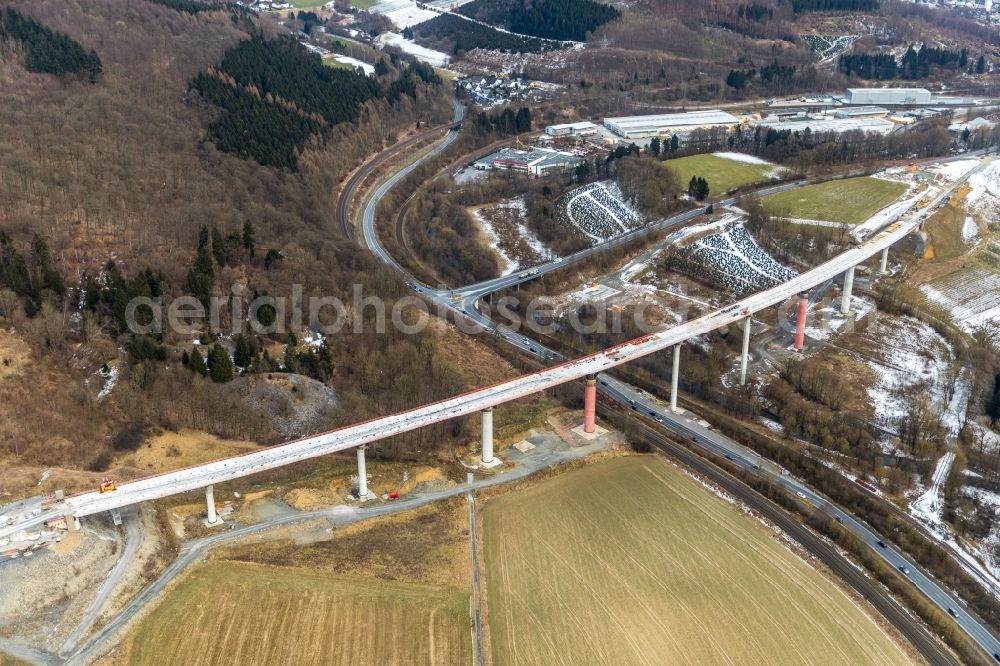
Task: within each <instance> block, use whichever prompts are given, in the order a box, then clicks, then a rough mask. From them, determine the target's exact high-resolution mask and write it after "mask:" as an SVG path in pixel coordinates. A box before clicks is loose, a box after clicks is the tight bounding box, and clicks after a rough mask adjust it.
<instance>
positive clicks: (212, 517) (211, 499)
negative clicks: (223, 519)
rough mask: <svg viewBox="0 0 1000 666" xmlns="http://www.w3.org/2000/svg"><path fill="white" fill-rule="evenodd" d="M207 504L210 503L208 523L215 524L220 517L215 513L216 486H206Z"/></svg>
mask: <svg viewBox="0 0 1000 666" xmlns="http://www.w3.org/2000/svg"><path fill="white" fill-rule="evenodd" d="M205 504H206V505H208V524H209V525H214V524H215V522H216V521H217V520H218V519H219V517H218V516H217V515H216V514H215V488H214V487H212V486H208V487H207V488H205Z"/></svg>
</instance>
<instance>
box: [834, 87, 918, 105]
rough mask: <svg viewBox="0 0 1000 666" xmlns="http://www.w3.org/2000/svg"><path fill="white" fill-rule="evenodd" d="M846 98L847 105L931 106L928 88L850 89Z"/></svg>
mask: <svg viewBox="0 0 1000 666" xmlns="http://www.w3.org/2000/svg"><path fill="white" fill-rule="evenodd" d="M845 92H846V95H845V96H844V102H845V103H846V104H851V105H855V104H865V105H870V104H879V105H888V106H894V105H900V104H930V103H931V91H929V90H927V89H926V88H848V89H847V90H846V91H845Z"/></svg>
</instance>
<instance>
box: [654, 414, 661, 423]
mask: <svg viewBox="0 0 1000 666" xmlns="http://www.w3.org/2000/svg"><path fill="white" fill-rule="evenodd" d="M653 418H654V419H655V420H656V422H657V423H663V417H662V416H660V415H659V414H657V415H655V416H654V417H653Z"/></svg>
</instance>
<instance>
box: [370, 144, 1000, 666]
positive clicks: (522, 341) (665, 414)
mask: <svg viewBox="0 0 1000 666" xmlns="http://www.w3.org/2000/svg"><path fill="white" fill-rule="evenodd" d="M448 143H450V141H449V142H448ZM441 150H443V148H441ZM438 152H440V151H438ZM983 154H986V150H985V149H984V150H980V151H975V152H971V153H965V154H963V155H959V156H956V157H952V158H944V159H938V160H926V161H924V162H922V163H921V164H932V163H939V162H948V161H954V160H959V159H968V158H970V157H973V156H976V155H983ZM428 156H430V155H428ZM424 159H425V158H424ZM421 161H422V159H418V160H417V161H416V162H415V163H413V164H411V165H409V166H408V167H407V168H406V169H405V170H404V171H402V172H400V173H399V174H397V175H396V176H394V177H392V178H390V179H388V180H387V181H386V182H385V183H383V185H382V186H381V187H380V188H379V189H378V190H376V192H375V193H374V195H373V196H372V197H370V198H369V200H368V201H367V202H366V204H365V208H364V215H365V217H364V231H365V242H366V244H367V245H368V247H369V249H371V250H372V252H373V253H374V254H375V255H376V256H377V257H379V258H380V259H381V260H382V261H384V262H385V263H387V264H389V265H390V266H392V267H393V268H394V269H395V270H397V271H398V272H399V273H401V274H403V275H404V276H407V277H409V281H408V282H407V284H408V285H409V286H410V287H411V288H413V289H414V290H415V291H417V292H418V293H420V294H423V295H424V296H426V297H428V298H429V299H431V300H432V301H436V302H437V304H438V305H439V306H444V307H447V308H449V309H452V310H454V311H456V312H458V313H460V314H461V315H464V316H465V317H467V318H469V319H471V320H472V321H474V322H475V323H477V324H479V325H481V326H482V327H483V328H484V329H486V330H491V331H493V332H494V333H496V334H497V335H498V336H499V337H500V338H501V339H503V340H505V341H506V342H508V343H509V344H512V345H513V346H515V347H517V348H518V349H520V350H521V351H526V352H529V353H531V354H534V355H536V356H538V357H540V358H542V359H545V360H549V361H555V360H568V359H566V358H565V357H563V355H561V354H559V353H558V352H557V351H555V350H553V349H549V348H547V347H545V346H544V345H542V344H540V343H538V342H536V341H534V340H532V339H530V338H528V337H526V336H523V335H516V334H513V333H508V332H504V331H502V330H501V329H500V328H499V327H498V326H497V325H496V324H495V323H494V322H493V321H492V320H491V319H489V318H488V317H486V316H485V315H484V314H482V313H481V312H479V310H478V309H477V308H476V303H477V302H478V300H479V299H480V298H482V297H483V296H485V295H486V294H489V293H492V292H493V291H496V290H498V289H501V288H504V287H510V286H514V285H516V284H520V283H521V282H525V281H527V280H531V279H535V278H536V277H538V276H539V275H543V274H545V273H548V272H551V271H554V270H557V269H559V268H562V267H564V266H567V265H571V264H573V263H576V262H578V261H582V260H583V259H585V258H587V257H589V256H591V255H593V254H594V253H596V252H599V251H602V250H604V249H608V248H611V247H617V246H619V245H622V244H624V243H627V242H629V241H631V240H634V239H635V238H637V237H639V236H640V235H641V234H645V233H648V232H649V231H651V230H652V231H654V232H658V231H665V230H668V229H671V228H673V227H675V226H677V225H680V224H683V223H684V222H687V221H689V220H692V219H694V218H695V217H697V216H699V215H702V214H704V213H705V209H704V208H698V209H694V210H690V211H686V212H684V213H680V214H679V215H675V216H673V217H671V218H667V219H665V220H661V221H659V222H656V223H654V224H653V225H650V226H648V227H646V228H644V229H641V230H637V231H635V232H632V233H631V234H626V235H623V236H620V237H618V238H616V239H613V240H612V241H609V242H608V243H604V244H601V245H599V246H597V247H596V248H589V249H588V250H583V251H581V252H578V253H576V254H574V255H570V256H568V257H565V258H563V259H561V260H556V261H551V262H548V263H546V264H542V265H540V266H536V267H534V268H532V269H530V270H528V271H519V272H517V273H514V274H511V275H508V276H503V277H499V278H494V279H492V280H487V281H484V282H480V283H478V284H474V285H470V286H467V287H462V288H459V289H432V288H430V287H428V286H427V285H424V284H421V283H419V282H418V281H416V280H415V279H414V278H413V277H412V276H409V275H408V274H407V273H406V271H405V270H403V269H402V268H401V267H400V266H399V264H398V263H396V261H395V260H394V259H393V258H392V257H391V256H390V255H389V253H388V252H387V251H386V250H385V248H383V247H382V246H381V244H379V242H378V237H377V235H376V234H375V229H374V226H375V225H374V222H375V209H376V207H377V206H378V203H379V200H380V199H381V197H383V196H384V195H385V193H386V192H388V191H389V190H390V189H391V188H392V186H393V185H394V184H395V183H397V182H399V180H401V179H402V178H403V177H405V175H406V174H408V173H410V172H411V171H412V170H413V169H415V168H416V166H417V165H418V164H419V163H420V162H421ZM812 182H815V181H813V180H803V181H796V182H792V183H785V184H782V185H777V186H773V187H768V188H764V189H763V190H759V191H758V192H756V193H755V194H757V195H759V196H764V195H766V194H772V193H774V192H780V191H785V190H789V189H794V188H796V187H802V186H803V185H806V184H809V183H812ZM733 203H735V199H734V198H732V197H731V198H728V199H724V200H722V201H719V202H716V204H715V205H717V206H720V207H721V206H728V205H732V204H733ZM598 389H599V390H600V391H602V393H604V394H605V395H607V396H608V397H609V398H611V399H612V400H615V401H617V402H620V403H622V404H625V405H628V406H629V408H631V409H636V410H642V411H643V413H645V414H647V415H649V416H650V417H651V418H653V419H654V420H655V421H656V422H657V423H659V424H661V425H662V426H664V427H666V428H667V429H668V430H670V431H672V432H674V433H676V434H679V435H681V436H685V437H688V438H690V439H691V441H692V442H693V443H694V444H697V445H699V446H701V447H702V448H704V449H705V450H707V451H709V452H711V453H714V454H716V455H722V456H724V457H726V458H727V459H729V460H730V461H732V462H734V463H736V464H737V465H740V466H742V467H745V468H749V469H751V470H754V471H756V472H758V473H764V474H769V475H770V476H771V477H772V478H773V479H774V480H775V481H776V483H777V484H778V485H780V486H782V487H784V488H785V489H786V490H788V491H790V492H792V493H794V494H795V495H796V496H798V497H799V498H800V499H801V500H803V501H804V502H806V503H808V504H811V505H813V506H816V507H823V508H825V509H826V510H827V511H829V512H830V513H831V515H833V516H834V517H835V518H838V519H839V520H840V522H841V523H842V524H843V525H844V526H845V527H846V528H847V529H849V530H850V531H851V532H853V533H854V534H855V535H856V536H858V537H859V538H860V539H861V540H862V541H863V542H864V543H866V544H867V545H868V546H869V547H870V548H871V549H872V550H873V551H874V552H875V553H876V554H877V555H878V556H879V557H881V558H882V559H883V560H884V561H885V562H887V563H888V564H889V565H890V566H892V567H894V568H896V569H897V570H898V571H900V572H901V573H903V574H904V575H905V576H907V577H908V578H909V579H910V581H911V582H912V583H913V584H914V585H915V586H916V587H917V588H918V589H919V590H920V591H921V592H923V593H924V594H925V595H926V596H927V597H928V598H929V599H930V600H931V601H932V602H934V604H935V605H937V606H938V607H939V608H940V609H941V610H942V611H943V612H946V613H948V614H949V615H951V616H952V618H953V619H954V621H955V623H956V624H957V625H958V626H959V627H960V628H961V629H962V630H963V631H965V632H966V633H967V634H968V635H969V637H970V638H972V640H973V641H975V642H976V643H977V644H978V645H979V646H980V647H981V648H982V649H983V650H984V651H985V652H986V653H987V654H989V655H991V656H993V657H994V659H995V660H996V661H997V662H1000V640H998V639H997V637H996V636H994V635H993V634H992V632H990V630H989V629H987V628H986V627H985V626H984V625H983V624H981V623H980V622H979V621H978V619H976V618H973V617H972V616H971V615H970V614H969V613H968V612H967V611H966V610H965V605H964V603H963V602H960V601H959V600H958V599H957V598H956V597H955V596H953V595H952V594H951V593H950V592H948V591H945V589H944V588H943V587H942V586H941V585H939V584H938V583H937V581H936V580H934V579H933V578H932V577H931V576H930V575H928V574H926V573H924V572H923V570H921V569H920V567H919V566H918V565H917V564H916V563H915V562H913V560H911V559H910V558H909V557H908V556H906V555H904V554H903V553H902V552H900V551H899V550H898V549H896V548H894V547H892V546H890V545H888V544H889V542H888V541H886V540H885V538H884V537H882V536H881V535H878V534H877V533H875V532H874V530H872V529H871V528H869V527H868V526H867V525H865V524H863V523H861V522H860V521H858V520H856V519H855V518H854V517H853V516H852V515H850V514H849V513H847V512H846V511H844V510H842V509H841V508H840V507H838V506H837V505H835V504H834V503H833V502H831V501H830V500H829V499H827V498H825V497H823V496H821V495H820V494H819V493H817V492H815V491H813V490H812V489H811V488H810V487H809V486H807V485H806V484H805V483H803V482H802V481H800V480H798V479H794V478H791V477H788V476H785V475H784V474H782V470H780V469H777V468H776V467H775V466H774V465H772V464H770V463H768V462H766V461H764V460H763V459H761V457H760V456H759V455H757V454H756V453H755V452H753V451H751V450H750V449H748V448H746V447H744V446H742V445H740V444H738V443H737V442H735V441H733V440H731V439H729V438H728V437H726V436H724V435H721V434H719V433H716V432H713V431H712V430H710V429H709V428H708V427H707V424H705V425H702V424H703V423H704V422H699V421H695V420H693V419H690V418H688V417H685V416H683V415H681V414H675V413H672V412H671V411H670V409H669V408H664V407H661V406H660V405H659V404H657V401H655V400H654V399H652V398H651V397H650V396H648V395H646V394H644V393H642V392H640V391H639V389H637V388H635V387H633V386H630V385H628V384H626V383H624V382H620V381H618V380H615V379H612V378H610V377H602V378H601V380H600V384H599V386H598ZM880 544H886V545H885V546H882V545H880Z"/></svg>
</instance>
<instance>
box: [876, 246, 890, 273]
mask: <svg viewBox="0 0 1000 666" xmlns="http://www.w3.org/2000/svg"><path fill="white" fill-rule="evenodd" d="M888 269H889V248H888V247H887V248H885V249H884V250H882V263H880V264H879V266H878V272H879V273H882V274H885V273H886V272H887V271H888Z"/></svg>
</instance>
